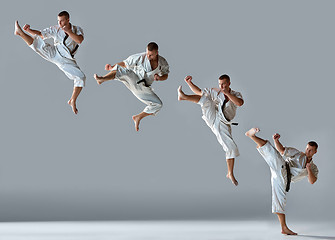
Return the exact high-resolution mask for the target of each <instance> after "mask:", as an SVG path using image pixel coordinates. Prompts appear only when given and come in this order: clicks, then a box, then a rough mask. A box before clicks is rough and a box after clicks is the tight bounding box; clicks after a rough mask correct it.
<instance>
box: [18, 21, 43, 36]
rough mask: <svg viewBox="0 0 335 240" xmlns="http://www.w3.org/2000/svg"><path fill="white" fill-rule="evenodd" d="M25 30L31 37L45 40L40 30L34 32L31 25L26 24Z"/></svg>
mask: <svg viewBox="0 0 335 240" xmlns="http://www.w3.org/2000/svg"><path fill="white" fill-rule="evenodd" d="M23 30H24V31H26V32H28V33H30V34H31V35H33V36H34V35H38V36H40V37H41V38H42V39H43V36H42V33H41V32H40V31H38V30H34V29H30V25H29V24H25V25H24V26H23Z"/></svg>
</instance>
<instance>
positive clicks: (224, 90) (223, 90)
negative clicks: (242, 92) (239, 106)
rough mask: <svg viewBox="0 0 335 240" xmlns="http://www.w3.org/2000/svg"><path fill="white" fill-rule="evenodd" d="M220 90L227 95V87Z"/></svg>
mask: <svg viewBox="0 0 335 240" xmlns="http://www.w3.org/2000/svg"><path fill="white" fill-rule="evenodd" d="M221 92H222V93H223V94H224V95H228V94H229V93H230V92H229V89H228V90H227V89H225V88H224V89H221Z"/></svg>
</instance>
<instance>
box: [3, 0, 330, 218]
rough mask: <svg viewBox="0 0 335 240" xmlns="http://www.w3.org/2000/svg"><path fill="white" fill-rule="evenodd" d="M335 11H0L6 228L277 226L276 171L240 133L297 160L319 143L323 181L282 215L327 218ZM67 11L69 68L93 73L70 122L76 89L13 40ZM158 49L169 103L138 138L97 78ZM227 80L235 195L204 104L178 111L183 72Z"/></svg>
mask: <svg viewBox="0 0 335 240" xmlns="http://www.w3.org/2000/svg"><path fill="white" fill-rule="evenodd" d="M334 7H335V2H333V1H302V0H301V1H280V2H279V1H277V2H275V1H265V0H264V1H201V2H200V1H199V2H198V1H154V0H153V1H90V2H83V1H60V2H59V1H58V2H55V1H42V0H40V1H35V0H31V1H9V0H6V1H4V2H2V7H1V9H2V13H1V16H0V20H1V21H0V22H1V23H0V24H1V47H0V48H1V57H0V58H1V64H0V69H1V73H2V76H1V83H0V84H1V85H0V107H1V122H0V123H1V125H0V127H1V134H0V141H1V149H0V221H48V220H158V219H168V220H169V219H171V220H173V219H177V220H178V219H191V220H192V219H237V220H238V219H273V217H274V216H272V214H271V186H270V171H269V168H268V166H267V165H266V163H265V162H264V160H263V159H262V157H261V156H260V155H259V153H258V152H257V151H256V148H255V144H254V143H253V142H252V141H251V140H249V139H248V138H247V137H245V136H244V133H245V131H247V130H248V129H249V128H251V127H254V126H258V127H259V128H261V130H262V131H261V133H260V134H259V135H260V136H261V137H264V138H267V139H271V136H272V134H273V133H275V132H278V133H280V134H281V135H282V137H281V141H282V143H283V144H284V145H285V146H292V147H295V148H298V149H300V150H302V151H304V149H305V146H306V143H307V142H308V141H310V140H315V141H317V142H318V143H319V152H318V153H317V155H315V158H314V161H315V163H316V164H317V166H318V168H319V170H320V173H319V179H318V181H317V182H316V183H315V184H314V185H310V184H309V183H308V182H307V179H305V180H303V181H302V182H299V183H296V184H293V185H292V187H291V191H290V192H289V194H288V203H287V212H288V217H289V218H290V219H307V218H309V217H310V216H313V219H318V220H327V219H331V218H332V217H333V213H334V212H333V207H332V206H333V204H334V197H335V193H334V177H333V176H334V175H333V172H334V168H335V163H334V155H333V148H334V146H333V138H334V134H335V132H334V121H335V114H334V105H333V103H334V99H333V89H334V87H335V84H334V56H335V51H334V42H335V33H334V26H333V24H334V21H335V15H334ZM62 10H67V11H68V12H69V13H70V16H71V18H70V20H71V23H72V24H74V25H78V26H81V27H82V28H83V30H84V33H85V40H84V42H83V43H82V44H81V45H80V47H79V51H78V53H77V54H76V59H77V62H78V64H79V66H80V67H81V69H82V70H83V71H84V72H85V74H86V76H87V81H86V87H85V88H84V89H83V91H82V93H81V95H80V96H79V98H78V105H77V106H78V109H79V113H78V115H77V116H76V115H74V114H73V113H72V111H71V109H70V107H69V106H68V105H67V101H68V99H69V98H70V95H71V92H72V87H73V83H72V81H71V80H69V79H67V78H66V76H65V75H64V73H62V72H61V71H60V70H59V69H58V68H57V67H56V66H55V65H53V64H51V63H49V62H47V61H45V60H44V59H42V58H41V57H40V56H38V55H37V54H36V53H34V52H33V51H32V50H31V49H30V48H28V47H27V45H26V44H25V43H24V42H23V40H21V39H20V38H19V37H17V36H14V35H13V32H14V21H15V20H19V23H20V24H21V26H23V25H24V24H25V23H28V24H30V25H31V28H32V29H39V30H41V29H43V28H45V27H49V26H52V25H57V14H58V13H59V12H60V11H62ZM150 41H155V42H157V43H158V45H159V47H160V49H159V53H160V54H161V55H162V56H164V57H165V58H166V59H167V61H168V62H169V64H170V70H171V72H170V74H169V78H168V80H167V81H164V82H155V83H154V84H153V86H152V87H153V88H154V90H155V92H156V93H157V95H158V96H159V97H160V98H161V99H162V101H163V103H164V106H163V109H162V110H161V112H159V113H158V115H157V116H155V117H148V118H145V119H144V120H143V121H142V123H141V125H140V132H136V131H135V130H134V124H133V121H132V119H131V116H132V115H134V114H137V113H139V112H141V111H142V109H143V108H144V107H145V106H144V104H142V103H141V102H139V101H138V100H137V99H136V98H135V97H134V96H133V95H132V93H131V92H129V90H128V89H126V87H125V86H124V85H123V84H122V83H120V82H118V81H110V82H107V83H104V84H103V85H101V86H99V85H97V84H96V82H95V80H94V78H93V74H94V73H98V74H100V75H102V74H105V73H106V71H105V70H104V66H105V64H106V63H111V64H114V63H116V62H119V61H122V60H124V59H125V58H126V57H128V56H129V55H131V54H134V53H139V52H143V51H145V47H146V45H147V43H148V42H150ZM223 73H227V74H229V75H230V76H231V81H232V84H231V88H232V89H233V90H236V91H240V92H241V93H242V95H243V97H244V99H245V104H244V106H243V107H241V108H239V109H238V112H237V117H236V121H238V122H239V125H238V126H237V127H235V126H233V136H234V139H235V140H236V142H237V144H238V146H239V149H240V153H241V156H240V157H238V158H237V160H236V162H235V175H236V178H237V179H238V181H239V186H238V187H235V186H233V185H232V184H231V182H230V181H228V180H227V179H226V172H227V167H226V161H225V153H224V151H223V150H222V148H221V146H220V145H219V143H218V142H217V140H216V138H215V136H214V134H213V133H212V132H211V130H210V129H209V128H208V127H207V126H206V124H205V122H204V121H203V120H202V119H201V110H200V107H199V106H198V105H196V104H193V103H190V102H186V101H185V102H178V101H177V91H176V89H177V87H178V86H179V85H182V86H183V87H184V90H185V92H186V93H191V91H190V90H189V89H188V87H187V85H186V84H185V82H184V80H183V79H184V77H185V76H186V75H192V76H193V77H194V83H195V84H197V85H198V86H199V87H201V88H203V87H216V86H217V79H218V77H219V76H220V75H221V74H223Z"/></svg>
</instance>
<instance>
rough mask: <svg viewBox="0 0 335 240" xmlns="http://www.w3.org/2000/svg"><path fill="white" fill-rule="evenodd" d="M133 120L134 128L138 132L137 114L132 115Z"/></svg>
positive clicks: (138, 119)
mask: <svg viewBox="0 0 335 240" xmlns="http://www.w3.org/2000/svg"><path fill="white" fill-rule="evenodd" d="M133 121H134V123H135V130H136V131H137V132H138V130H140V129H139V125H140V121H141V118H140V117H139V116H138V115H134V116H133Z"/></svg>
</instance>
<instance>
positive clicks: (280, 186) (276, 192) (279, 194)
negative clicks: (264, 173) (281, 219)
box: [257, 141, 287, 213]
mask: <svg viewBox="0 0 335 240" xmlns="http://www.w3.org/2000/svg"><path fill="white" fill-rule="evenodd" d="M257 150H258V152H259V153H260V154H261V155H262V157H263V158H264V160H265V162H266V163H267V164H268V165H269V167H270V170H271V187H272V212H273V213H284V212H285V205H286V190H285V189H286V183H287V173H286V167H285V160H284V159H283V157H282V156H281V155H280V153H279V152H278V151H277V149H275V148H274V147H273V146H272V145H271V144H270V142H269V141H267V143H266V144H265V145H263V146H262V147H259V148H257Z"/></svg>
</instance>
